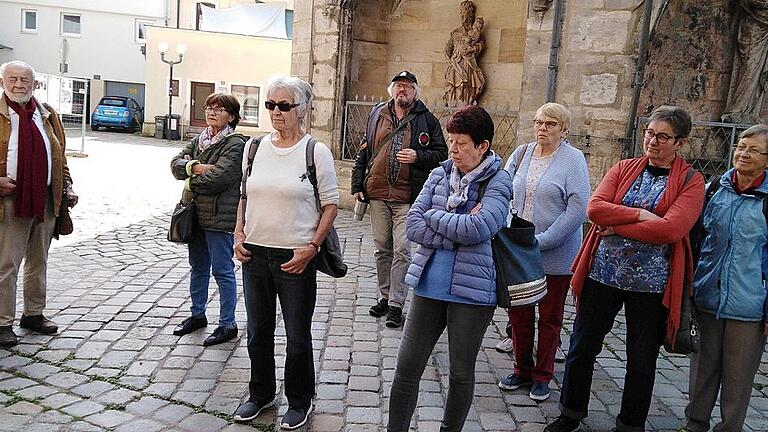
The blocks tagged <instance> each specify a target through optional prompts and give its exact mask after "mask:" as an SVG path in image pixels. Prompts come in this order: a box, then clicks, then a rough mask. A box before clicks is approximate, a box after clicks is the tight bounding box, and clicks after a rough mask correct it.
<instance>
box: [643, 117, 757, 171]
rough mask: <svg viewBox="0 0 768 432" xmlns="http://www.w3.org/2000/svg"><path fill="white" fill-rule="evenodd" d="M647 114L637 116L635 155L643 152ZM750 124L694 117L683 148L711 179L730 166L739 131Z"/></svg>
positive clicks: (698, 167) (687, 158) (689, 159)
mask: <svg viewBox="0 0 768 432" xmlns="http://www.w3.org/2000/svg"><path fill="white" fill-rule="evenodd" d="M648 123H649V119H648V117H641V118H639V119H638V122H637V128H636V133H635V142H634V145H633V153H632V154H633V156H640V155H642V154H643V129H645V128H646V127H647V126H648ZM748 127H749V125H744V124H735V123H722V122H707V121H694V122H693V128H692V129H691V134H690V136H689V137H688V145H687V146H686V147H684V148H683V150H682V153H683V156H684V157H685V159H686V160H687V161H688V162H689V163H690V164H691V165H693V168H695V169H697V170H699V171H700V172H701V173H702V174H704V177H705V178H707V179H709V178H711V177H712V176H714V175H720V174H723V173H724V172H726V171H728V169H730V168H731V161H732V159H733V157H732V156H733V146H734V145H736V143H737V142H738V140H739V133H741V132H742V131H743V130H745V129H747V128H748Z"/></svg>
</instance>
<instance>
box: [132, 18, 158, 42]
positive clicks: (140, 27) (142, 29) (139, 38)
mask: <svg viewBox="0 0 768 432" xmlns="http://www.w3.org/2000/svg"><path fill="white" fill-rule="evenodd" d="M151 24H154V22H152V21H148V20H139V19H137V20H136V42H137V43H147V29H146V26H148V25H151Z"/></svg>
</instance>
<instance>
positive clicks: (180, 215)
mask: <svg viewBox="0 0 768 432" xmlns="http://www.w3.org/2000/svg"><path fill="white" fill-rule="evenodd" d="M196 223H197V205H196V204H195V199H194V198H192V200H191V201H190V202H189V203H188V204H186V205H185V204H184V203H182V202H181V201H180V202H179V203H178V204H176V208H175V209H174V210H173V214H172V215H171V226H170V228H169V229H168V241H172V242H174V243H189V242H190V241H191V240H192V233H193V232H194V230H195V224H196Z"/></svg>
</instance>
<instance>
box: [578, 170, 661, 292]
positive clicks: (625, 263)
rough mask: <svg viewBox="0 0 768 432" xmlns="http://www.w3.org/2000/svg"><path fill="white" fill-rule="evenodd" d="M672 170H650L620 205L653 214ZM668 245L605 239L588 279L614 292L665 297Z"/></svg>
mask: <svg viewBox="0 0 768 432" xmlns="http://www.w3.org/2000/svg"><path fill="white" fill-rule="evenodd" d="M668 179H669V169H666V168H657V167H653V166H650V165H649V166H648V167H647V168H646V169H645V171H643V173H642V175H640V176H638V178H637V179H636V180H635V182H634V184H633V185H632V187H631V188H630V189H629V190H628V191H627V193H626V194H625V195H624V198H623V199H622V201H621V203H622V204H623V205H625V206H627V207H634V208H641V209H645V210H648V211H653V210H654V209H655V208H656V206H657V205H658V204H659V201H660V200H661V196H662V195H663V193H664V190H665V189H666V187H667V180H668ZM669 254H670V246H669V245H657V244H650V243H644V242H641V241H638V240H633V239H629V238H626V237H622V236H620V235H612V236H608V237H604V238H603V239H602V240H601V241H600V245H599V246H598V248H597V252H596V254H595V260H594V265H593V267H592V271H591V272H590V273H589V277H590V278H592V279H594V280H595V281H597V282H600V283H603V284H605V285H608V286H612V287H614V288H618V289H622V290H626V291H635V292H649V293H663V292H664V289H665V288H666V286H667V279H668V278H669Z"/></svg>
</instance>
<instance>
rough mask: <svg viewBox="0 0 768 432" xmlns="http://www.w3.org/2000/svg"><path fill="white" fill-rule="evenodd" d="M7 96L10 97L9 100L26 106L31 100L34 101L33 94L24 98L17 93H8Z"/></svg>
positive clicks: (28, 94) (30, 93)
mask: <svg viewBox="0 0 768 432" xmlns="http://www.w3.org/2000/svg"><path fill="white" fill-rule="evenodd" d="M5 95H6V96H8V99H10V100H12V101H13V102H16V103H17V104H19V105H26V104H27V102H29V100H30V99H32V92H29V93H27V94H25V95H23V96H19V95H18V94H16V93H8V92H5Z"/></svg>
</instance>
